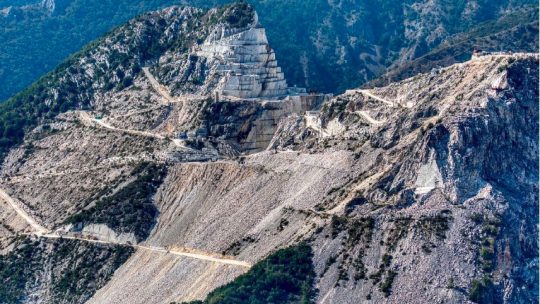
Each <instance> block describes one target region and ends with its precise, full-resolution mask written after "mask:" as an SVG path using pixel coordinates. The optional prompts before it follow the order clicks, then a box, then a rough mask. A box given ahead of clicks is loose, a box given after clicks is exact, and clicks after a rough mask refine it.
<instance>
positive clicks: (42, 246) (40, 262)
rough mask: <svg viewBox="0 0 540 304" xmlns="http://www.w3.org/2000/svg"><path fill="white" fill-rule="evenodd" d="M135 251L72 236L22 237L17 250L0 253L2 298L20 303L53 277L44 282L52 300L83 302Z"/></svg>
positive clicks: (0, 296)
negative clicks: (47, 239) (88, 241)
mask: <svg viewBox="0 0 540 304" xmlns="http://www.w3.org/2000/svg"><path fill="white" fill-rule="evenodd" d="M132 252H133V249H132V248H130V247H120V246H108V245H93V244H88V243H84V242H79V241H73V240H61V239H60V240H55V241H31V240H29V239H25V240H22V241H19V243H18V245H17V247H16V248H15V250H13V251H11V252H9V253H8V254H6V255H0V282H2V284H0V302H1V303H3V304H11V303H21V302H23V299H25V298H26V297H27V296H28V295H29V293H30V291H31V290H32V288H33V287H35V286H37V285H39V284H40V282H42V280H50V281H49V282H48V284H45V286H49V290H48V296H49V297H50V299H49V300H50V301H51V303H60V302H63V303H84V302H86V300H88V299H89V298H90V297H91V296H92V295H93V294H94V292H95V291H96V290H98V289H99V288H101V287H102V286H104V285H105V283H106V282H107V281H108V280H109V278H110V277H111V276H112V274H113V273H114V271H115V270H116V269H117V268H118V267H119V266H120V265H122V264H123V263H124V262H125V261H126V260H127V259H128V257H129V256H130V255H131V253H132ZM46 272H49V273H48V274H47V273H46ZM42 283H43V282H42Z"/></svg>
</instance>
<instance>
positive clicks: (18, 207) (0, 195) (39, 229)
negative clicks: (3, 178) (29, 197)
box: [0, 188, 49, 235]
mask: <svg viewBox="0 0 540 304" xmlns="http://www.w3.org/2000/svg"><path fill="white" fill-rule="evenodd" d="M0 199H3V200H4V201H6V202H7V203H8V204H9V205H10V206H11V208H13V210H15V212H17V214H19V215H20V216H21V217H22V218H23V219H24V220H25V221H26V222H27V223H28V224H29V225H30V226H31V227H32V228H33V229H34V230H35V231H36V234H38V235H40V234H46V233H49V230H48V229H47V228H45V227H43V226H41V225H40V224H39V223H38V222H37V221H36V220H34V218H33V217H32V216H31V215H30V214H29V213H27V212H26V211H25V210H24V209H23V207H22V206H23V205H22V204H19V202H18V201H17V200H16V199H14V198H12V197H11V196H10V195H9V194H7V192H6V191H4V189H2V188H0Z"/></svg>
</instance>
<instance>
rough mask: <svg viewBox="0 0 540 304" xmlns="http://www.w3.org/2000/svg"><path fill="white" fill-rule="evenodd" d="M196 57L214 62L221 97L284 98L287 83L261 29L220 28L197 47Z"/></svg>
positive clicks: (257, 27) (256, 27)
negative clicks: (215, 63)
mask: <svg viewBox="0 0 540 304" xmlns="http://www.w3.org/2000/svg"><path fill="white" fill-rule="evenodd" d="M197 55H198V56H202V57H206V58H207V59H208V61H209V62H211V61H214V62H217V65H218V67H217V73H219V74H221V76H222V80H221V82H220V85H219V86H218V88H217V89H216V90H217V91H218V92H219V93H220V95H221V96H230V97H237V98H263V97H264V98H273V97H280V96H285V95H287V88H288V86H287V81H286V80H285V76H284V74H283V72H282V71H281V68H280V67H279V66H278V64H277V61H276V55H275V53H274V50H272V48H270V46H269V45H268V39H267V37H266V32H265V30H264V28H261V27H259V26H252V27H250V28H248V29H245V30H231V29H225V28H220V29H217V30H216V31H214V32H213V33H212V34H211V35H210V36H209V37H208V38H207V39H206V41H205V42H204V43H203V44H202V45H201V46H200V50H199V51H198V52H197Z"/></svg>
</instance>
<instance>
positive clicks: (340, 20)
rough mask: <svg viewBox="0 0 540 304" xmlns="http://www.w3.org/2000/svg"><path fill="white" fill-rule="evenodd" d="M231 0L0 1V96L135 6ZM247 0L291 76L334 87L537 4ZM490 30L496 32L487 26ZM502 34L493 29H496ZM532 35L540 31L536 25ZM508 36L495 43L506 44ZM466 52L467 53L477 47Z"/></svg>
mask: <svg viewBox="0 0 540 304" xmlns="http://www.w3.org/2000/svg"><path fill="white" fill-rule="evenodd" d="M228 2H230V1H229V0H212V1H209V0H189V1H187V0H186V1H173V0H152V1H125V0H122V1H111V0H107V1H103V0H99V1H98V0H85V1H82V0H69V1H68V0H54V1H53V0H42V1H38V0H24V1H23V0H17V1H13V0H9V1H3V2H2V3H0V12H3V13H0V29H1V30H0V40H1V41H3V43H2V45H0V83H2V85H0V100H6V99H7V98H9V97H11V96H12V95H14V94H15V93H17V92H19V91H20V90H22V89H23V88H24V87H26V86H28V85H30V84H31V83H32V82H34V81H35V80H37V79H38V78H39V77H40V76H41V75H43V74H44V73H46V72H48V71H50V70H52V69H53V68H54V67H55V66H56V65H57V64H59V63H60V62H61V61H62V60H63V59H64V58H66V57H67V56H68V55H70V54H71V53H73V52H75V51H77V50H78V49H80V48H81V47H83V45H85V44H86V43H88V42H89V41H91V40H93V39H95V38H97V37H99V36H101V35H103V34H104V33H106V32H107V31H109V30H110V29H111V28H113V27H115V26H118V25H120V24H122V23H123V22H125V21H127V20H129V19H130V18H132V17H135V16H136V15H138V14H141V13H143V12H145V11H148V10H151V9H158V8H163V7H165V6H168V5H173V4H178V3H182V4H189V5H195V6H198V7H208V6H213V5H217V4H224V3H228ZM250 2H251V3H253V5H254V6H255V8H256V9H257V10H258V12H259V14H260V18H261V23H262V24H263V25H265V26H266V27H267V28H268V37H269V40H270V41H271V42H272V45H273V46H274V48H275V49H276V53H277V54H278V56H279V57H281V58H282V61H283V63H284V64H283V68H284V72H285V74H286V75H287V78H288V79H289V82H290V83H291V84H293V85H298V86H301V87H307V88H309V89H310V90H313V91H321V92H334V93H336V92H343V91H345V90H346V89H349V88H352V87H356V86H359V85H361V84H364V83H365V82H367V81H369V80H372V79H373V78H375V77H377V76H380V75H381V74H382V73H383V72H385V70H386V69H387V68H388V67H390V66H396V65H397V66H399V65H401V64H404V63H407V62H409V61H410V60H414V59H417V58H419V57H421V56H423V55H426V54H427V53H429V52H430V51H431V50H433V49H436V48H439V47H443V46H444V45H447V44H445V42H447V40H448V39H449V38H450V37H454V36H455V35H457V34H460V33H467V32H468V31H469V30H470V29H471V28H473V27H476V26H477V25H479V24H481V23H484V22H489V21H492V22H493V21H495V20H498V19H499V18H504V16H507V15H508V14H512V13H515V12H516V11H519V9H520V8H522V7H523V6H528V5H529V6H531V5H532V6H533V7H532V8H531V10H532V11H536V10H537V7H538V6H537V3H536V1H532V0H520V1H509V0H497V1H485V0H475V1H457V2H456V1H447V0H437V1H420V0H415V1H409V2H396V1H390V0H377V1H366V0H347V1H344V0H341V1H323V0H308V1H306V0H302V1H300V0H279V1H262V0H253V1H250ZM525 22H527V23H528V22H530V21H525ZM536 24H537V22H536ZM536 26H537V25H536ZM486 30H487V31H488V33H491V32H490V30H491V29H490V27H486V28H485V29H484V31H486ZM499 31H500V30H499ZM496 33H497V30H496V29H495V30H494V32H493V34H496ZM530 35H531V36H534V37H536V38H535V39H537V37H538V33H537V32H534V31H533V32H531V33H530ZM502 37H506V36H504V35H502ZM535 39H532V40H529V39H519V43H518V44H517V45H516V47H515V48H514V49H516V50H517V51H529V50H531V49H536V50H537V44H535V43H533V42H534V41H535ZM502 40H503V41H502V42H501V43H500V45H496V46H495V47H494V48H498V47H499V48H500V47H503V46H506V45H508V44H509V43H508V42H504V39H502ZM449 43H453V42H452V41H451V42H449ZM521 47H523V49H520V48H521ZM465 51H466V53H468V54H469V55H470V53H471V52H472V49H465ZM461 52H463V49H462V50H461ZM460 58H462V57H461V56H460Z"/></svg>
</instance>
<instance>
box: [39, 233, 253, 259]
mask: <svg viewBox="0 0 540 304" xmlns="http://www.w3.org/2000/svg"><path fill="white" fill-rule="evenodd" d="M38 237H42V238H48V239H66V240H77V241H81V242H87V243H94V244H104V245H116V246H128V247H132V248H134V249H140V250H145V251H151V252H157V253H165V254H172V255H176V256H181V257H187V258H192V259H197V260H203V261H207V262H212V263H218V264H226V265H232V266H239V267H244V268H251V266H252V265H251V264H250V263H248V262H244V261H238V260H234V259H230V258H226V257H218V255H216V254H213V253H206V252H201V251H199V250H194V249H186V250H180V249H167V248H164V247H156V246H146V245H139V244H127V243H120V242H112V241H108V240H100V239H91V238H87V237H84V236H74V235H69V234H64V235H60V234H56V233H49V234H43V235H38Z"/></svg>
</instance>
